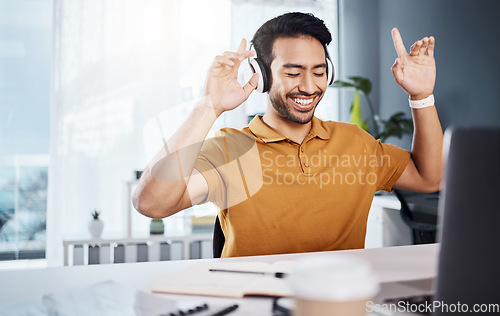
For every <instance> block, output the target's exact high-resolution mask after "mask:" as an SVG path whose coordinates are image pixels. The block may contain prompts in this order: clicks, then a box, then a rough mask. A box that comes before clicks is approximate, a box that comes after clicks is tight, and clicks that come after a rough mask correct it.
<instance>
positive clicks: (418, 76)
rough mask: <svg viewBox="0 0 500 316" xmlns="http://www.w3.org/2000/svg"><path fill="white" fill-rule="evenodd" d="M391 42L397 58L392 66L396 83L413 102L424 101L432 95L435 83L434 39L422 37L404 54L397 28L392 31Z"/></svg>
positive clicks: (404, 49)
mask: <svg viewBox="0 0 500 316" xmlns="http://www.w3.org/2000/svg"><path fill="white" fill-rule="evenodd" d="M392 40H393V41H394V48H395V49H396V52H397V54H398V58H396V61H395V62H394V65H392V73H393V75H394V79H396V82H397V83H398V84H399V85H400V86H401V87H402V88H403V89H404V90H405V91H406V92H407V93H408V94H409V95H410V97H411V99H413V100H421V99H425V98H426V97H428V96H429V95H431V94H432V92H433V90H434V84H435V82H436V63H435V61H434V43H435V39H434V37H432V36H431V37H424V38H423V39H421V40H418V41H416V42H415V43H414V44H413V45H412V46H411V49H410V54H407V53H406V48H405V46H404V44H403V40H402V39H401V35H400V34H399V31H398V29H397V28H393V29H392Z"/></svg>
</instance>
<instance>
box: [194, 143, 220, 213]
mask: <svg viewBox="0 0 500 316" xmlns="http://www.w3.org/2000/svg"><path fill="white" fill-rule="evenodd" d="M220 146H223V144H220V139H217V138H211V139H207V140H205V141H204V143H203V146H202V148H201V151H200V154H199V156H198V159H197V160H196V163H195V166H194V168H195V169H196V170H198V172H199V173H201V175H202V176H203V177H204V178H205V181H206V182H207V185H208V194H207V197H206V198H205V200H203V201H202V202H201V204H203V203H206V202H212V203H214V204H215V205H216V206H217V207H219V208H220V209H224V208H225V205H226V187H225V184H224V180H223V178H222V176H221V174H220V173H219V172H218V170H217V169H218V168H217V167H218V166H221V165H223V164H224V163H225V162H226V160H225V155H224V153H223V150H222V148H221V147H220Z"/></svg>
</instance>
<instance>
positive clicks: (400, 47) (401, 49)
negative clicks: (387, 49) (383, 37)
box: [392, 28, 406, 57]
mask: <svg viewBox="0 0 500 316" xmlns="http://www.w3.org/2000/svg"><path fill="white" fill-rule="evenodd" d="M392 41H393V42H394V48H395V49H396V53H397V54H398V57H402V56H405V55H406V48H405V45H404V44H403V39H402V38H401V34H399V31H398V29H397V28H393V29H392Z"/></svg>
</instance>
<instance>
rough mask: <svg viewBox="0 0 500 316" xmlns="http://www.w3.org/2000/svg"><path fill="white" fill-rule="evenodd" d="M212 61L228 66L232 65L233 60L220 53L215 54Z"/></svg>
mask: <svg viewBox="0 0 500 316" xmlns="http://www.w3.org/2000/svg"><path fill="white" fill-rule="evenodd" d="M214 61H215V63H216V65H215V66H229V67H232V66H234V61H233V60H231V59H230V58H228V57H226V56H221V55H218V56H215V60H214Z"/></svg>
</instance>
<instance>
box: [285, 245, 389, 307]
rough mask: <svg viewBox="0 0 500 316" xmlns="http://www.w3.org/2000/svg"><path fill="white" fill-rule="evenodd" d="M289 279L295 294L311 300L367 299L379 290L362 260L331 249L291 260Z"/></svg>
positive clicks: (371, 272) (374, 278)
mask: <svg viewBox="0 0 500 316" xmlns="http://www.w3.org/2000/svg"><path fill="white" fill-rule="evenodd" d="M289 282H290V286H291V288H292V291H293V293H294V295H295V296H296V297H302V298H307V299H313V300H334V301H346V300H358V299H368V298H371V297H373V296H375V294H376V293H377V292H378V290H379V282H378V279H377V276H376V275H375V272H374V271H373V269H372V268H371V265H370V264H369V263H368V262H367V261H366V260H364V259H361V258H358V257H355V256H349V255H339V254H331V253H329V254H317V255H316V254H315V255H310V256H306V257H304V258H300V259H299V260H297V261H296V262H294V266H293V270H292V273H291V276H290V278H289Z"/></svg>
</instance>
